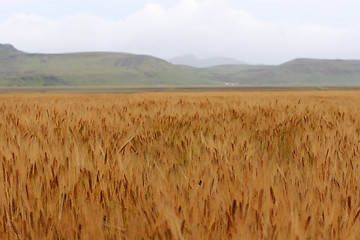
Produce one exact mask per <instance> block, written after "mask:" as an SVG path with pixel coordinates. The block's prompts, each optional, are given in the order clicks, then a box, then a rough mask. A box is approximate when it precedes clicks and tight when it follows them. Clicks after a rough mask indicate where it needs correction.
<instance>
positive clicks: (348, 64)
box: [0, 44, 360, 87]
mask: <svg viewBox="0 0 360 240" xmlns="http://www.w3.org/2000/svg"><path fill="white" fill-rule="evenodd" d="M98 85H103V86H106V85H107V86H154V87H156V86H195V85H201V86H210V85H239V86H305V85H306V86H318V85H323V86H339V85H340V86H350V85H356V86H360V60H319V59H295V60H292V61H289V62H286V63H284V64H281V65H247V64H231V63H229V64H228V65H217V66H213V67H207V68H196V67H191V66H185V65H174V64H172V63H169V62H167V61H165V60H163V59H160V58H156V57H152V56H147V55H135V54H129V53H113V52H84V53H67V54H36V53H25V52H22V51H19V50H17V49H16V48H14V47H13V46H12V45H10V44H0V87H4V86H20V87H21V86H98Z"/></svg>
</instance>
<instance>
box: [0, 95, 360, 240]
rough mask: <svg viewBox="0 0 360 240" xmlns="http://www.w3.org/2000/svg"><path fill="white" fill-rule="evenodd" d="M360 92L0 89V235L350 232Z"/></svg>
mask: <svg viewBox="0 0 360 240" xmlns="http://www.w3.org/2000/svg"><path fill="white" fill-rule="evenodd" d="M359 103H360V92H278V93H274V92H273V93H267V92H260V93H153V94H150V93H147V94H112V95H111V94H92V95H90V94H88V95H86V94H70V95H66V94H52V95H51V94H49V95H47V94H44V95H41V94H27V95H26V94H23V95H21V94H18V95H16V94H14V95H6V94H5V95H0V162H1V172H0V239H359V236H360V216H359V215H360V156H359V155H360V104H359Z"/></svg>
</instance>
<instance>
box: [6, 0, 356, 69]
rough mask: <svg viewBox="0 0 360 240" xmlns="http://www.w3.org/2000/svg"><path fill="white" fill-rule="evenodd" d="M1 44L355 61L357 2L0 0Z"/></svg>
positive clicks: (272, 60)
mask: <svg viewBox="0 0 360 240" xmlns="http://www.w3.org/2000/svg"><path fill="white" fill-rule="evenodd" d="M0 6H1V7H0V43H11V44H13V45H14V46H15V47H16V48H18V49H20V50H23V51H26V52H38V53H62V52H79V51H117V52H130V53H136V54H149V55H153V56H157V57H160V58H164V59H168V58H172V57H175V56H182V55H185V54H194V55H196V56H197V57H199V58H207V57H232V58H236V59H238V60H242V61H245V62H248V63H264V64H279V63H283V62H286V61H288V60H291V59H294V58H299V57H309V58H330V59H360V44H359V43H360V14H359V11H360V1H359V0H139V1H137V0H101V1H95V0H79V1H77V0H71V1H70V0H0Z"/></svg>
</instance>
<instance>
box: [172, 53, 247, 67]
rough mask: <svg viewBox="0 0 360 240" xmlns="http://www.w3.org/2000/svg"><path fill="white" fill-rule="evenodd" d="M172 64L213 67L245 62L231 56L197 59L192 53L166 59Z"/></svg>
mask: <svg viewBox="0 0 360 240" xmlns="http://www.w3.org/2000/svg"><path fill="white" fill-rule="evenodd" d="M168 61H169V62H171V63H172V64H176V65H186V66H191V67H196V68H207V67H213V66H218V65H235V64H237V65H239V64H246V63H245V62H241V61H238V60H236V59H233V58H225V57H217V58H206V59H199V58H196V57H195V56H194V55H185V56H182V57H174V58H171V59H169V60H168Z"/></svg>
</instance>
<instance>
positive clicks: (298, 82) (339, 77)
mask: <svg viewBox="0 0 360 240" xmlns="http://www.w3.org/2000/svg"><path fill="white" fill-rule="evenodd" d="M198 72H199V73H200V74H201V75H202V76H203V77H206V78H210V79H213V80H215V81H221V82H232V83H237V84H239V85H261V86H263V85H286V86H290V85H291V86H304V85H307V86H313V85H329V86H332V85H360V60H317V59H295V60H293V61H290V62H287V63H284V64H281V65H278V66H266V65H228V66H216V67H211V68H207V69H199V70H198Z"/></svg>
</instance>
